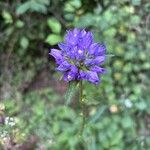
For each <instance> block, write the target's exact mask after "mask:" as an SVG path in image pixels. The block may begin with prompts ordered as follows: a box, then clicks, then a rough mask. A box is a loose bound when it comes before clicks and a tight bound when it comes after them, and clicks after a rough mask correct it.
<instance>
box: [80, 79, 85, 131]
mask: <svg viewBox="0 0 150 150" xmlns="http://www.w3.org/2000/svg"><path fill="white" fill-rule="evenodd" d="M79 90H80V99H79V103H80V107H81V117H82V126H81V131H80V133H81V134H82V132H83V129H84V125H85V110H84V109H85V108H84V98H83V83H82V81H80V82H79Z"/></svg>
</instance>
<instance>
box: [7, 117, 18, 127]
mask: <svg viewBox="0 0 150 150" xmlns="http://www.w3.org/2000/svg"><path fill="white" fill-rule="evenodd" d="M15 124H16V121H15V119H14V118H12V117H6V118H5V125H8V126H11V127H13V126H14V125H15Z"/></svg>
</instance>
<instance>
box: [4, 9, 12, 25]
mask: <svg viewBox="0 0 150 150" xmlns="http://www.w3.org/2000/svg"><path fill="white" fill-rule="evenodd" d="M2 17H3V18H4V20H5V23H12V22H13V19H12V16H11V14H10V13H9V12H7V11H5V10H4V11H3V12H2Z"/></svg>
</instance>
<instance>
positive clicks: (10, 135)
mask: <svg viewBox="0 0 150 150" xmlns="http://www.w3.org/2000/svg"><path fill="white" fill-rule="evenodd" d="M74 27H78V28H86V29H88V30H91V31H92V32H93V33H94V36H95V41H97V42H104V43H105V44H106V45H107V54H108V57H107V62H106V63H105V65H104V66H105V67H106V68H107V70H108V73H107V74H106V75H103V76H102V77H101V80H102V81H101V84H100V85H99V86H93V85H91V84H89V83H84V94H85V95H86V104H87V106H86V115H87V124H86V127H85V129H84V132H83V137H80V138H79V136H78V131H79V129H80V126H81V123H82V119H81V118H80V116H79V112H80V109H79V104H78V94H76V95H75V96H74V98H73V101H72V103H71V104H70V105H69V106H65V105H64V103H65V101H64V98H63V95H64V93H65V91H66V87H67V85H66V83H64V82H63V81H60V80H59V78H60V76H59V74H58V73H56V72H55V67H56V65H55V62H54V58H52V57H49V56H48V53H49V50H50V48H51V47H55V48H57V44H58V43H59V42H61V41H62V40H63V37H64V35H65V32H66V30H67V29H70V28H74ZM0 53H1V54H0V149H2V150H3V149H6V150H7V149H10V150H35V149H37V150H47V149H48V150H61V149H63V150H148V149H150V109H149V108H150V79H149V77H150V2H149V1H148V0H1V1H0Z"/></svg>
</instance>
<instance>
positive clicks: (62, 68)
mask: <svg viewBox="0 0 150 150" xmlns="http://www.w3.org/2000/svg"><path fill="white" fill-rule="evenodd" d="M70 67H71V64H70V63H68V62H67V61H64V62H63V63H62V64H60V65H59V66H58V67H57V68H56V70H58V71H62V72H63V71H67V70H69V69H70Z"/></svg>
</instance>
